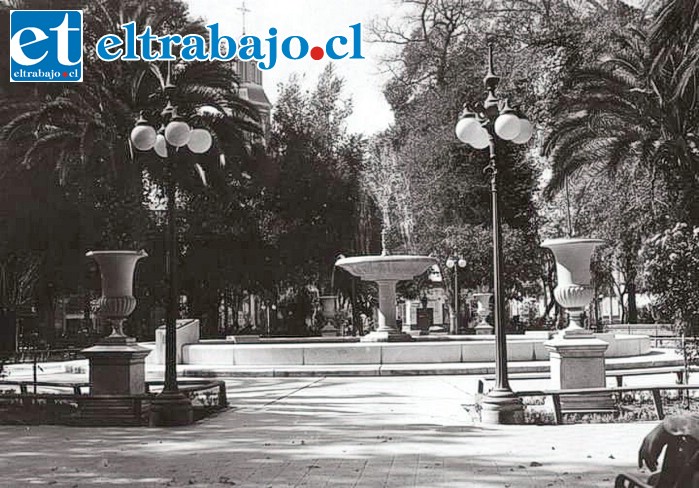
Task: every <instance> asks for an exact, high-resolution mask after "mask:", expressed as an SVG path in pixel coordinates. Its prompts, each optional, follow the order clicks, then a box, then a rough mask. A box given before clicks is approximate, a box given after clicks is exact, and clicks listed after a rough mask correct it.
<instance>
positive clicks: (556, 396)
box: [515, 385, 699, 424]
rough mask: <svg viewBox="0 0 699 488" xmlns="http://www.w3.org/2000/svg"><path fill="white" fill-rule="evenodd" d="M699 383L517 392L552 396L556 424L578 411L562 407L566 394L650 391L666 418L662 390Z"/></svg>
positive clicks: (682, 388) (695, 387)
mask: <svg viewBox="0 0 699 488" xmlns="http://www.w3.org/2000/svg"><path fill="white" fill-rule="evenodd" d="M698 389H699V385H656V386H622V387H611V388H575V389H567V390H525V391H518V392H515V395H517V396H518V397H520V398H525V397H537V396H538V397H540V396H543V397H551V400H552V403H553V415H554V420H555V422H556V424H562V423H563V414H564V413H578V411H577V410H566V409H564V408H562V407H561V397H562V396H563V397H565V396H566V395H576V396H584V395H600V394H610V395H611V394H613V393H631V392H637V391H650V392H651V395H652V397H653V405H654V407H655V413H656V415H657V417H658V420H662V419H664V418H665V411H664V409H663V402H662V397H661V396H660V391H661V390H677V391H681V392H684V391H689V390H698Z"/></svg>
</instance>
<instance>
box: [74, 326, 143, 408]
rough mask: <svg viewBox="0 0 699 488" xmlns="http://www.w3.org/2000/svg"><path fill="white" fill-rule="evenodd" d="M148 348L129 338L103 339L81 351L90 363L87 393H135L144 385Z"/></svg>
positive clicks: (140, 392) (141, 391)
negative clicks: (118, 341) (88, 389)
mask: <svg viewBox="0 0 699 488" xmlns="http://www.w3.org/2000/svg"><path fill="white" fill-rule="evenodd" d="M150 352H151V351H150V349H147V348H145V347H142V346H139V345H138V344H136V341H135V339H133V338H124V340H122V341H121V343H117V342H116V341H115V340H113V339H112V340H109V341H104V342H101V343H98V344H96V345H94V346H92V347H90V348H87V349H84V350H83V351H82V353H83V354H84V355H85V357H87V359H88V360H89V362H90V395H139V394H143V393H145V391H146V388H145V366H144V363H145V359H146V356H148V354H149V353H150Z"/></svg>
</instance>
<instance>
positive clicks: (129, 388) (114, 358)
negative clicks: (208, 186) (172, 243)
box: [82, 251, 150, 395]
mask: <svg viewBox="0 0 699 488" xmlns="http://www.w3.org/2000/svg"><path fill="white" fill-rule="evenodd" d="M86 255H87V256H88V257H91V258H93V259H94V260H95V261H97V264H98V265H99V268H100V276H101V282H102V296H101V297H100V299H99V302H98V303H99V309H98V311H97V314H98V315H99V316H100V317H102V318H104V319H106V320H108V321H109V323H110V325H111V326H112V333H111V334H110V335H109V336H108V337H105V338H103V339H102V340H100V341H99V342H98V343H97V344H96V345H94V346H92V347H90V348H88V349H85V350H83V351H82V352H83V354H84V355H85V356H86V357H87V358H88V359H89V361H90V394H91V395H133V394H140V393H144V392H145V368H144V361H145V357H146V356H147V355H148V354H149V353H150V350H149V349H146V348H145V347H142V346H139V345H138V344H136V339H134V338H133V337H127V336H126V335H125V334H124V331H123V323H124V320H126V318H127V317H128V316H129V315H131V313H132V312H133V311H134V309H135V308H136V298H134V296H133V277H134V271H135V269H136V263H137V262H138V260H139V259H141V258H144V257H146V256H148V255H147V254H146V252H145V251H90V252H88V253H87V254H86Z"/></svg>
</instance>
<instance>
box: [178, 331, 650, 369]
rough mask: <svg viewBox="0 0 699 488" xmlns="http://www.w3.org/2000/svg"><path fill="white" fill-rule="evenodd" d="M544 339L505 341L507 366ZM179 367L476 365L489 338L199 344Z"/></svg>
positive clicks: (544, 357)
mask: <svg viewBox="0 0 699 488" xmlns="http://www.w3.org/2000/svg"><path fill="white" fill-rule="evenodd" d="M596 335H597V337H599V338H600V339H602V340H604V341H606V342H608V343H609V348H608V349H607V353H606V355H605V356H606V357H607V358H614V357H630V356H640V355H643V354H647V353H649V352H650V339H649V338H648V336H641V335H617V336H614V334H596ZM546 340H547V338H546V337H543V336H542V337H536V338H528V337H527V336H508V342H507V357H508V360H509V361H548V359H549V353H548V351H547V350H546V348H545V347H544V342H545V341H546ZM182 358H183V362H184V364H193V365H205V364H208V365H211V364H220V365H236V366H274V365H278V366H304V365H306V366H308V365H330V364H336V365H342V364H347V365H356V364H411V363H412V364H417V363H471V362H473V363H478V362H492V361H494V360H495V343H494V337H492V336H480V337H478V340H473V339H469V340H454V341H436V342H427V341H425V342H423V341H419V342H390V343H366V342H361V343H360V342H353V343H337V342H334V343H332V342H330V343H308V342H297V343H284V344H264V343H261V344H232V343H226V342H222V341H220V342H201V343H197V344H188V345H185V346H183V348H182Z"/></svg>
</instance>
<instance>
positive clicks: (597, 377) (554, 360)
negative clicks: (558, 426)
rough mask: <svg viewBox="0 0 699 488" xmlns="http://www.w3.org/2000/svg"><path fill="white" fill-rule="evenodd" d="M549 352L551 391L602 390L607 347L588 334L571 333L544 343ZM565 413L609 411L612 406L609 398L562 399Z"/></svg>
mask: <svg viewBox="0 0 699 488" xmlns="http://www.w3.org/2000/svg"><path fill="white" fill-rule="evenodd" d="M544 346H546V349H548V350H549V352H550V357H551V359H550V361H551V388H553V389H560V390H570V389H577V388H605V387H606V384H607V383H606V376H605V364H604V352H605V351H606V350H607V347H608V346H609V344H608V343H606V342H604V341H602V340H600V339H597V338H596V337H595V336H594V335H592V334H591V333H589V332H586V331H584V332H583V331H581V330H580V329H574V330H572V331H566V330H563V331H561V332H560V333H559V334H558V335H557V336H556V337H554V338H553V339H552V340H550V341H547V342H545V343H544ZM561 409H562V410H564V411H587V412H589V411H610V410H613V409H614V403H613V401H612V397H611V395H610V394H606V393H600V394H597V395H565V396H561Z"/></svg>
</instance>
